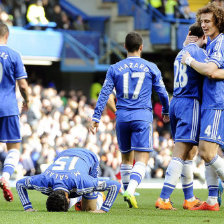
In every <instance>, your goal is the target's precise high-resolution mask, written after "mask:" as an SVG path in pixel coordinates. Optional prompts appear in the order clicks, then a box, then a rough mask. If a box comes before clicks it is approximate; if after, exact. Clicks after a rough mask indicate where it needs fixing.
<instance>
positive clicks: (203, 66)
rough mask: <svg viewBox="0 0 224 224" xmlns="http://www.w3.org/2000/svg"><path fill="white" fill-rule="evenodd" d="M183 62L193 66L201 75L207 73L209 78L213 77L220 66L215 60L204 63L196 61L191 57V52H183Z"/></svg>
mask: <svg viewBox="0 0 224 224" xmlns="http://www.w3.org/2000/svg"><path fill="white" fill-rule="evenodd" d="M181 63H182V64H186V65H189V66H190V67H191V68H193V69H194V70H196V71H197V72H198V73H200V74H201V75H205V76H207V77H209V78H212V76H213V74H214V73H215V72H216V71H218V66H217V65H216V64H215V63H213V62H208V63H202V62H198V61H196V60H195V59H194V58H192V57H191V55H190V54H189V52H186V53H185V54H183V57H182V59H181Z"/></svg>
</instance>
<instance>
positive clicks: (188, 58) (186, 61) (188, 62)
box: [185, 56, 194, 66]
mask: <svg viewBox="0 0 224 224" xmlns="http://www.w3.org/2000/svg"><path fill="white" fill-rule="evenodd" d="M192 61H194V58H192V57H191V56H188V57H187V58H186V60H185V63H186V65H188V66H191V62H192Z"/></svg>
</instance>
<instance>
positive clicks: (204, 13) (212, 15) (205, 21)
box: [197, 3, 224, 39]
mask: <svg viewBox="0 0 224 224" xmlns="http://www.w3.org/2000/svg"><path fill="white" fill-rule="evenodd" d="M197 22H198V23H199V24H200V25H201V27H202V29H203V31H204V33H205V35H206V36H209V37H210V38H211V39H214V38H215V37H216V36H217V35H218V34H219V33H223V32H224V10H223V9H222V8H221V7H219V6H217V5H216V4H215V3H209V4H208V5H206V6H204V7H203V8H201V9H199V10H198V12H197Z"/></svg>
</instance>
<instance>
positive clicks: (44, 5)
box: [0, 0, 89, 30]
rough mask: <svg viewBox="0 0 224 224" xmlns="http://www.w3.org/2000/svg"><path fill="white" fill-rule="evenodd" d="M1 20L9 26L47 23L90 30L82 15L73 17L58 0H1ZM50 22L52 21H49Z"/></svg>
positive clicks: (61, 27)
mask: <svg viewBox="0 0 224 224" xmlns="http://www.w3.org/2000/svg"><path fill="white" fill-rule="evenodd" d="M0 21H2V22H4V23H6V24H7V25H9V26H21V27H26V26H27V24H29V23H31V24H32V25H37V24H39V25H40V24H42V25H47V24H50V23H55V26H54V28H59V29H72V30H88V28H89V27H88V24H87V23H86V21H84V20H83V18H82V16H77V18H76V19H71V18H70V17H69V16H68V15H67V14H66V12H65V11H63V10H62V8H61V6H60V4H59V1H58V0H0ZM49 22H50V23H49Z"/></svg>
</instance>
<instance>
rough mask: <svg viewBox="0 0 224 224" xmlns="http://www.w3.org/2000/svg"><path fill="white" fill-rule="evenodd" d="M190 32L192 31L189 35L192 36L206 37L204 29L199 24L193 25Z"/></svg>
mask: <svg viewBox="0 0 224 224" xmlns="http://www.w3.org/2000/svg"><path fill="white" fill-rule="evenodd" d="M189 31H191V32H190V34H189V35H190V36H196V37H199V38H200V37H203V36H204V32H203V29H202V28H201V25H200V24H199V23H194V24H192V25H191V26H190V28H189Z"/></svg>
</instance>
